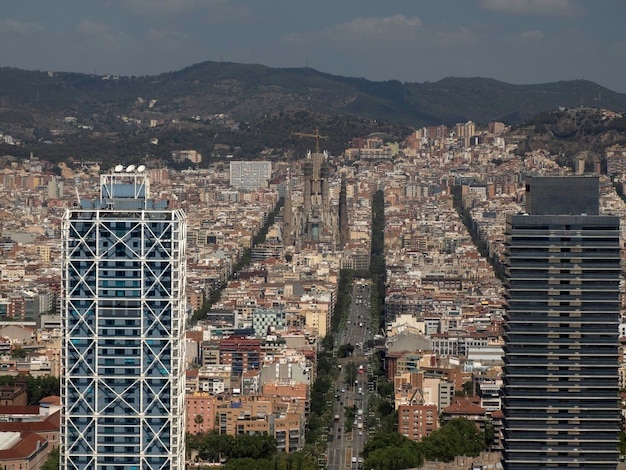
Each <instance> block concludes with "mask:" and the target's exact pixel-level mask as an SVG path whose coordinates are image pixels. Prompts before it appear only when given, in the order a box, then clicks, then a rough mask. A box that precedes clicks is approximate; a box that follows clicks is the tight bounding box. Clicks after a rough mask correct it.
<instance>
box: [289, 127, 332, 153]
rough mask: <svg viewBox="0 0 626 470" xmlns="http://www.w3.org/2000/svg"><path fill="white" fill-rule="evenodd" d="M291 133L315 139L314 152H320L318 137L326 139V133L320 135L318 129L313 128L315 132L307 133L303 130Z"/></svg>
mask: <svg viewBox="0 0 626 470" xmlns="http://www.w3.org/2000/svg"><path fill="white" fill-rule="evenodd" d="M292 134H293V135H297V136H299V137H311V138H313V139H315V153H320V139H328V136H327V135H320V130H319V129H315V134H307V133H305V132H292Z"/></svg>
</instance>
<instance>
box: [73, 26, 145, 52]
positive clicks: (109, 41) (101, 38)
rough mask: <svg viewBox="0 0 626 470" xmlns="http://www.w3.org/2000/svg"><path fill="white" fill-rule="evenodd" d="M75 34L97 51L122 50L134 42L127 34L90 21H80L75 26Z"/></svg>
mask: <svg viewBox="0 0 626 470" xmlns="http://www.w3.org/2000/svg"><path fill="white" fill-rule="evenodd" d="M76 32H77V33H78V34H79V35H81V36H82V37H83V40H85V41H87V42H89V43H90V44H91V45H93V46H95V47H97V48H98V49H100V50H102V49H111V48H116V49H118V50H119V49H123V48H126V47H128V46H129V44H131V43H133V42H134V41H135V40H134V39H133V38H132V37H131V36H130V35H128V34H126V33H124V32H122V31H117V30H114V29H112V28H111V27H110V26H108V25H106V24H104V23H98V22H96V21H92V20H88V19H86V20H82V21H81V22H80V23H79V24H78V25H77V26H76Z"/></svg>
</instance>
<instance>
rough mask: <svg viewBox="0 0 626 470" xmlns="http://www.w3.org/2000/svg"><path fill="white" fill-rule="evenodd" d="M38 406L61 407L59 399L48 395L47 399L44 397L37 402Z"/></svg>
mask: <svg viewBox="0 0 626 470" xmlns="http://www.w3.org/2000/svg"><path fill="white" fill-rule="evenodd" d="M39 404H40V405H41V404H44V405H56V406H61V397H59V396H56V395H50V396H49V397H45V398H42V399H41V400H39Z"/></svg>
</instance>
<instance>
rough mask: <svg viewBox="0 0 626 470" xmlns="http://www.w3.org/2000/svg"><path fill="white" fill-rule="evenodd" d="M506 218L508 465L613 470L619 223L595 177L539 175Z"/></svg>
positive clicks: (617, 420) (615, 454)
mask: <svg viewBox="0 0 626 470" xmlns="http://www.w3.org/2000/svg"><path fill="white" fill-rule="evenodd" d="M526 191H527V196H526V202H527V204H526V210H527V213H524V214H516V215H509V216H508V217H507V245H508V247H507V249H508V266H507V275H508V285H507V292H508V294H507V295H508V312H507V317H506V326H505V358H504V370H503V372H504V400H503V412H504V436H503V438H504V452H503V460H502V463H503V466H504V468H505V469H508V470H517V469H519V470H522V469H523V470H529V469H549V468H585V469H615V468H616V467H617V461H618V450H617V445H618V431H619V423H620V410H619V407H618V392H619V390H618V327H619V322H620V279H621V263H620V261H621V258H620V220H619V218H618V217H613V216H607V215H600V213H599V181H598V179H597V178H595V177H537V178H530V179H529V181H528V184H527V189H526Z"/></svg>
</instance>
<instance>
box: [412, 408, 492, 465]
mask: <svg viewBox="0 0 626 470" xmlns="http://www.w3.org/2000/svg"><path fill="white" fill-rule="evenodd" d="M420 445H421V449H422V452H423V453H424V456H425V457H426V460H440V461H444V462H450V461H452V460H453V459H454V457H456V456H457V455H468V456H474V457H475V456H477V455H479V454H480V453H481V452H482V451H483V450H485V434H484V433H483V432H482V431H480V430H479V429H478V427H476V424H474V423H473V422H472V421H470V420H469V419H466V418H455V419H453V420H451V421H450V422H448V423H446V424H445V425H444V426H443V427H441V428H440V429H438V430H437V431H435V432H433V433H432V434H430V435H429V436H426V437H425V438H423V439H422V440H421V441H420Z"/></svg>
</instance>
